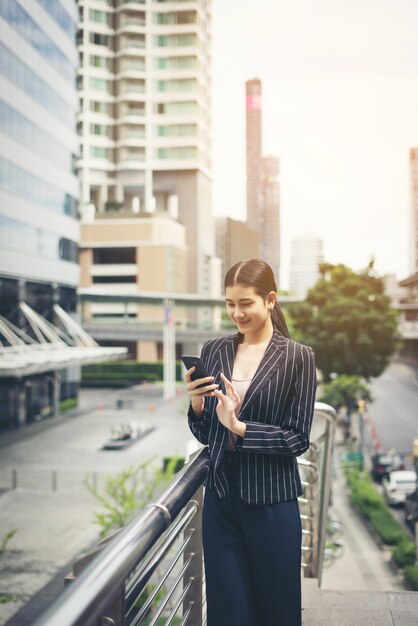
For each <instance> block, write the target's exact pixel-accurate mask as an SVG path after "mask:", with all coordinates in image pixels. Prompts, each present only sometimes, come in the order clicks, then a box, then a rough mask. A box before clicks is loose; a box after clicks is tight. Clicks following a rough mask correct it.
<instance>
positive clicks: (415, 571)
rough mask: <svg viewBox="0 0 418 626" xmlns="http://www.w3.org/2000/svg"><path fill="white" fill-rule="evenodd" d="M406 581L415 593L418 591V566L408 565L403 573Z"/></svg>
mask: <svg viewBox="0 0 418 626" xmlns="http://www.w3.org/2000/svg"><path fill="white" fill-rule="evenodd" d="M403 573H404V576H405V580H407V581H408V583H409V584H410V585H411V587H412V589H413V590H414V591H418V566H417V565H407V566H406V567H405V569H404V571H403Z"/></svg>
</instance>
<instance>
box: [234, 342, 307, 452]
mask: <svg viewBox="0 0 418 626" xmlns="http://www.w3.org/2000/svg"><path fill="white" fill-rule="evenodd" d="M295 366H296V380H295V383H294V388H293V392H292V394H291V395H290V397H289V399H288V401H287V403H286V407H285V410H284V415H283V418H282V421H283V425H282V426H275V425H271V424H263V423H260V422H246V431H245V435H244V437H243V438H242V437H237V449H238V450H244V451H246V452H259V453H263V454H283V455H288V456H289V455H290V456H299V455H301V454H303V453H304V452H306V450H307V449H308V448H309V433H310V431H311V426H312V418H313V411H314V404H315V391H316V369H315V357H314V353H313V350H312V348H310V347H309V346H304V345H301V350H300V352H299V354H298V356H297V360H296V363H295ZM273 410H274V408H273Z"/></svg>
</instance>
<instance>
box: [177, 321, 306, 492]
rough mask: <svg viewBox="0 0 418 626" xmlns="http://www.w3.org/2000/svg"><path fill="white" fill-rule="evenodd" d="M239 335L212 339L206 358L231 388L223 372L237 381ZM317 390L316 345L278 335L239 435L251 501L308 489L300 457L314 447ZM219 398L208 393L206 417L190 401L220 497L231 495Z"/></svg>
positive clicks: (247, 402)
mask: <svg viewBox="0 0 418 626" xmlns="http://www.w3.org/2000/svg"><path fill="white" fill-rule="evenodd" d="M238 341H239V333H236V334H235V335H231V336H229V337H223V338H221V339H213V340H211V341H208V342H207V343H206V344H205V345H204V346H203V349H202V360H203V362H204V363H205V365H206V368H207V370H208V372H209V374H210V375H211V376H214V377H215V380H214V383H218V384H219V385H220V388H221V389H222V390H223V391H225V389H224V385H223V383H222V382H221V378H220V373H221V372H223V373H224V374H225V376H226V377H227V378H228V379H229V380H231V375H232V370H233V364H234V359H235V353H236V349H237V345H238ZM315 391H316V370H315V360H314V353H313V351H312V348H310V347H309V346H305V345H303V344H300V343H297V342H295V341H292V340H290V339H287V338H286V337H284V336H283V335H282V334H281V333H280V332H279V331H278V330H276V329H274V331H273V336H272V338H271V341H270V343H269V344H268V346H267V349H266V351H265V353H264V355H263V358H262V359H261V362H260V365H259V367H258V369H257V371H256V373H255V375H254V378H253V379H252V381H251V384H250V386H249V388H248V390H247V393H246V394H245V397H244V400H243V403H242V405H241V410H240V413H239V415H238V416H237V417H238V419H240V420H243V421H244V422H246V425H247V426H246V432H245V436H244V437H237V452H236V454H237V455H238V468H239V487H240V492H241V498H242V500H244V501H245V502H248V503H249V504H272V503H274V502H282V501H284V500H292V499H294V498H297V497H298V496H300V495H301V493H302V485H301V480H300V476H299V471H298V466H297V461H296V457H297V456H299V455H300V454H303V453H304V452H305V451H306V450H307V449H308V448H309V433H310V430H311V425H312V417H313V410H314V402H315ZM217 401H218V400H217V398H216V397H215V396H211V397H205V406H204V410H203V414H202V416H201V418H200V419H196V416H195V414H194V412H193V409H192V407H191V405H190V408H189V412H188V419H189V427H190V430H191V431H192V433H193V435H194V436H195V437H196V438H197V439H198V440H199V441H200V442H201V443H203V444H205V445H208V446H209V453H210V456H211V460H212V468H211V471H210V473H209V476H208V480H207V487H208V488H209V489H216V492H217V494H218V496H219V497H220V498H225V497H226V495H227V494H228V481H227V478H226V472H225V467H224V452H225V446H226V443H227V440H228V429H227V428H225V426H223V425H222V424H221V422H220V421H219V419H218V417H217V415H216V404H217Z"/></svg>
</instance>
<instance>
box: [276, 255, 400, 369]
mask: <svg viewBox="0 0 418 626" xmlns="http://www.w3.org/2000/svg"><path fill="white" fill-rule="evenodd" d="M320 270H321V278H320V280H319V281H318V282H317V283H316V284H315V286H314V287H313V288H312V289H311V290H310V291H309V292H308V295H307V298H306V300H305V302H302V303H301V304H293V305H291V306H289V307H288V309H287V311H288V314H289V316H290V318H291V326H292V328H293V329H295V330H296V333H295V338H296V339H298V340H299V341H302V342H303V343H306V344H308V345H310V346H312V348H313V349H314V351H315V355H316V363H317V366H318V368H319V369H320V370H321V371H322V373H323V375H324V378H325V380H326V381H327V380H329V379H330V374H331V373H333V372H335V373H337V374H349V375H357V376H362V377H364V378H366V379H367V380H368V379H369V378H370V377H371V376H379V375H380V374H381V373H382V372H383V370H384V369H385V367H386V366H387V364H388V362H389V359H390V357H391V356H392V354H393V352H394V351H395V349H396V347H397V341H398V335H397V326H398V320H397V312H396V311H395V309H393V308H392V307H391V305H390V298H389V297H388V296H387V295H386V294H385V291H384V283H383V280H382V279H381V278H379V277H378V276H376V275H374V273H373V271H372V267H371V266H369V267H368V268H367V269H366V270H363V271H361V272H359V273H355V272H353V271H352V270H351V269H349V268H348V267H346V266H345V265H342V264H340V265H331V264H322V265H321V267H320Z"/></svg>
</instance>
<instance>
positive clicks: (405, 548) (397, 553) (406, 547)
mask: <svg viewBox="0 0 418 626" xmlns="http://www.w3.org/2000/svg"><path fill="white" fill-rule="evenodd" d="M415 552H416V548H415V544H414V543H413V542H412V541H401V542H400V543H399V544H398V545H397V546H396V547H395V548H394V549H393V552H392V559H393V560H394V561H395V563H396V565H398V566H399V567H405V566H406V565H414V564H415V557H416V554H415Z"/></svg>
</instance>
